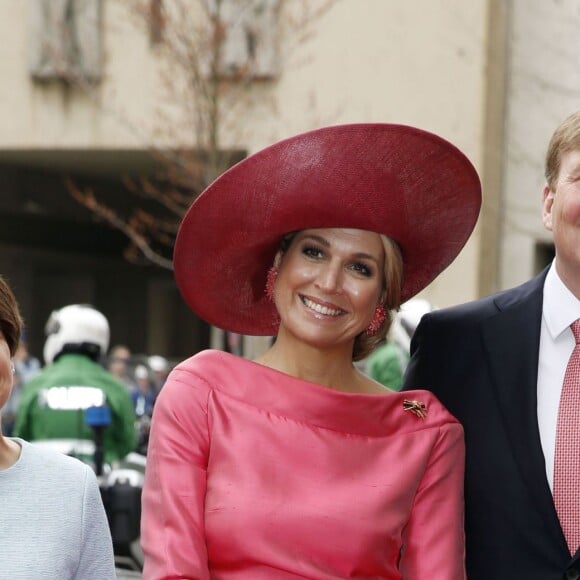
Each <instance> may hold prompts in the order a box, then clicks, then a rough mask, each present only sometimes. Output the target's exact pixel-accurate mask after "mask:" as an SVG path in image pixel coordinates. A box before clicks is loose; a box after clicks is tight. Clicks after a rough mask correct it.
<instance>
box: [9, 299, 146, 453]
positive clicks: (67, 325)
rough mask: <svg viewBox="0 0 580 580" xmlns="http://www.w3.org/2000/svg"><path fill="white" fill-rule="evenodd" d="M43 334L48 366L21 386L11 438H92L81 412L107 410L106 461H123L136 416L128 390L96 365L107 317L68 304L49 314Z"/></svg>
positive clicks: (106, 343)
mask: <svg viewBox="0 0 580 580" xmlns="http://www.w3.org/2000/svg"><path fill="white" fill-rule="evenodd" d="M45 330H46V335H47V338H46V342H45V345H44V359H45V361H46V364H47V366H46V367H45V368H44V369H43V370H42V372H41V373H40V374H39V375H37V376H36V377H35V378H34V379H32V380H31V381H30V382H29V383H28V384H27V385H26V386H25V387H24V390H23V393H22V398H21V402H20V407H19V410H18V418H17V422H16V425H15V429H14V435H15V436H18V437H22V438H23V439H26V440H28V441H37V440H46V439H69V440H91V439H92V438H93V434H92V432H91V429H90V428H89V427H88V426H87V425H86V423H85V411H86V409H87V408H89V407H103V406H107V407H108V408H109V409H110V412H111V424H110V425H109V426H108V427H107V428H106V429H105V432H104V450H105V455H104V457H105V461H107V462H110V461H113V460H116V459H121V458H123V457H124V456H125V455H127V453H129V452H130V451H133V450H134V449H135V447H136V433H135V413H134V410H133V405H132V402H131V398H130V396H129V393H128V392H127V389H126V388H125V387H124V385H122V384H121V383H120V382H119V381H117V380H116V379H115V378H114V377H113V375H112V374H111V373H110V372H108V371H107V370H106V369H104V368H103V367H102V366H101V365H100V364H99V362H98V361H99V359H100V357H101V356H102V355H103V354H104V353H106V352H107V348H108V346H109V323H108V322H107V319H106V318H105V316H103V314H101V312H99V311H98V310H96V309H95V308H93V307H91V306H89V305H84V304H72V305H69V306H65V307H64V308H61V309H60V310H56V311H54V312H53V313H52V314H51V315H50V317H49V319H48V322H47V323H46V329H45Z"/></svg>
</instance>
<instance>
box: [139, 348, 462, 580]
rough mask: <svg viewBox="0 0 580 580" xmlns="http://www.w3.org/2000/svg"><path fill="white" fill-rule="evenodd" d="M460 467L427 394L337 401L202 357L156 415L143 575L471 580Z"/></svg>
mask: <svg viewBox="0 0 580 580" xmlns="http://www.w3.org/2000/svg"><path fill="white" fill-rule="evenodd" d="M404 399H414V400H417V401H420V402H422V403H424V404H425V406H426V407H427V416H426V417H425V418H421V417H419V416H417V415H416V414H414V413H413V412H412V411H405V410H404V407H403V401H404ZM463 463H464V444H463V430H462V428H461V426H460V425H459V423H458V422H457V421H456V420H455V419H454V418H453V417H452V416H451V415H450V414H449V413H448V412H447V411H446V410H445V409H444V407H443V406H442V405H441V404H440V403H439V402H438V401H437V399H436V398H435V397H434V396H433V395H432V394H431V393H429V392H428V391H419V390H418V391H409V392H406V393H386V394H385V395H363V394H353V393H341V392H337V391H333V390H331V389H327V388H325V387H322V386H319V385H316V384H313V383H309V382H306V381H302V380H300V379H297V378H294V377H291V376H288V375H285V374H283V373H280V372H278V371H275V370H272V369H269V368H267V367H264V366H262V365H259V364H256V363H253V362H251V361H247V360H244V359H241V358H238V357H234V356H232V355H229V354H227V353H223V352H219V351H205V352H202V353H200V354H198V355H196V356H194V357H192V358H190V359H188V360H187V361H185V362H183V363H182V364H181V365H179V366H178V367H176V369H175V370H174V371H173V372H172V373H171V375H170V377H169V378H168V380H167V382H166V383H165V386H164V387H163V389H162V391H161V394H160V396H159V398H158V400H157V403H156V406H155V411H154V416H153V423H152V431H151V438H150V443H149V451H148V457H147V470H146V480H145V487H144V490H143V516H142V526H141V539H142V545H143V551H144V554H145V570H144V575H143V578H144V580H161V579H193V578H195V579H208V578H212V579H224V580H230V579H232V580H233V579H247V580H260V579H266V578H267V579H287V578H309V579H321V580H322V579H330V578H333V579H337V578H387V579H392V580H398V579H403V580H425V579H427V578H429V580H463V579H464V578H465V571H464V538H463Z"/></svg>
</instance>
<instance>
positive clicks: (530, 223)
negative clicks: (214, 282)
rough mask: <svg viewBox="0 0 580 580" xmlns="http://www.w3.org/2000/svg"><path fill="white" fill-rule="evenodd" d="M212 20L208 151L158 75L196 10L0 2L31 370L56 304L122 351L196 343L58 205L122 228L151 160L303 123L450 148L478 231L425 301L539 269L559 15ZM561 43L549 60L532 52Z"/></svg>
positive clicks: (331, 8)
mask: <svg viewBox="0 0 580 580" xmlns="http://www.w3.org/2000/svg"><path fill="white" fill-rule="evenodd" d="M215 2H216V4H219V8H220V10H221V12H220V18H221V21H222V22H223V23H225V26H224V30H226V31H229V32H230V36H228V37H226V43H225V44H224V45H223V47H222V48H223V59H222V62H221V64H220V66H221V67H222V68H220V70H219V78H220V82H221V84H220V87H221V88H222V89H223V88H224V87H226V89H225V90H226V91H227V93H224V94H222V98H221V109H220V115H221V116H220V119H219V121H220V122H219V125H217V131H216V132H214V133H212V132H211V131H207V127H205V128H204V127H202V126H201V125H203V122H202V121H203V119H202V121H200V111H205V112H206V113H207V111H206V110H205V109H204V108H203V107H204V103H203V101H201V100H199V99H198V96H196V94H195V90H193V92H191V91H192V84H191V83H190V82H188V79H189V78H190V77H188V76H187V74H183V70H182V69H180V66H181V67H182V66H183V62H182V60H180V58H181V57H183V56H184V54H185V52H184V53H174V54H173V59H174V60H173V61H172V60H171V58H169V59H168V50H167V47H168V46H169V45H170V40H175V39H176V38H178V37H179V32H180V31H179V29H177V30H176V29H175V28H172V26H175V22H178V23H181V24H182V25H183V26H191V29H190V30H191V31H192V32H191V33H188V35H189V36H188V35H186V36H188V37H189V38H191V37H192V36H191V35H193V34H194V33H195V31H196V30H197V31H198V32H199V34H200V37H199V38H203V36H202V33H201V32H200V31H202V30H203V29H207V26H208V22H207V21H206V20H204V16H203V14H202V13H201V12H200V9H199V2H198V1H197V0H58V1H54V0H27V1H23V2H13V0H0V30H1V34H2V37H3V39H4V47H5V48H4V50H3V53H2V55H1V56H0V72H1V74H2V79H3V82H2V84H1V85H0V126H1V127H2V129H3V130H2V132H1V133H0V272H1V273H2V274H3V275H4V276H6V277H7V278H8V279H9V281H10V282H11V284H12V286H13V287H14V289H15V291H16V293H17V295H18V297H19V299H20V302H21V306H22V310H23V314H24V316H25V319H26V323H27V328H28V333H29V339H30V346H31V349H32V350H33V352H37V353H39V352H40V350H41V348H42V344H43V341H44V337H43V326H44V322H45V321H46V319H47V318H48V315H49V313H50V311H51V310H52V309H54V308H58V307H60V306H62V305H64V304H67V303H71V302H88V303H92V304H94V305H95V306H97V307H98V308H100V309H101V310H102V311H103V312H104V313H105V314H106V315H107V317H108V318H109V320H110V323H111V328H112V343H126V344H128V345H129V346H130V347H131V349H132V350H133V351H134V352H142V353H157V354H163V355H165V356H167V357H169V358H172V359H179V358H183V357H185V356H188V355H189V354H191V353H193V352H196V351H197V350H200V349H201V348H205V347H206V346H208V344H209V343H210V329H209V328H208V326H207V325H206V324H205V323H204V322H203V321H200V320H199V319H197V318H196V317H195V316H194V315H193V314H192V313H190V312H189V311H188V310H187V308H186V307H185V305H184V304H183V303H182V301H181V299H180V297H179V294H178V292H177V290H176V288H175V285H174V283H173V278H172V273H171V271H169V270H167V269H164V268H161V267H158V266H155V265H152V264H148V265H146V264H142V263H132V262H129V261H127V259H126V258H125V257H124V252H125V249H126V247H127V239H126V238H125V236H124V235H123V234H122V233H121V232H119V231H118V230H115V229H112V228H111V227H109V226H108V225H107V224H106V223H105V221H104V220H100V221H99V220H96V219H95V215H94V213H92V212H90V211H89V210H88V209H87V208H86V207H84V206H82V205H80V204H79V203H78V202H77V201H75V200H74V199H73V197H72V195H71V184H73V185H72V189H73V190H74V188H75V187H81V186H82V188H83V190H84V191H87V190H88V191H94V192H95V195H96V194H99V195H101V196H103V197H104V199H105V200H106V201H107V202H108V203H109V204H110V205H111V206H112V207H114V208H115V209H116V211H118V212H119V214H120V215H129V213H130V212H131V210H132V209H133V205H134V204H136V203H145V205H147V204H148V203H149V202H141V201H136V198H135V197H133V196H130V195H128V193H127V189H126V187H125V185H124V184H125V183H126V182H127V179H128V178H131V179H133V178H134V179H138V178H141V177H143V176H151V175H154V174H155V171H156V170H157V169H158V167H159V155H155V153H159V152H160V151H170V150H175V149H188V150H190V151H197V152H199V153H200V159H203V158H204V155H203V152H204V150H205V149H206V148H207V147H209V148H211V146H212V144H213V146H215V144H216V143H219V148H220V150H224V151H235V152H238V155H243V154H248V153H252V152H253V151H256V150H258V149H260V148H261V147H263V146H265V145H267V144H269V143H271V142H273V141H275V140H278V139H281V138H284V137H287V136H290V135H292V134H295V133H297V132H300V131H305V130H309V129H314V128H316V127H319V126H321V125H328V124H337V123H349V122H393V123H404V124H411V125H417V126H419V127H422V128H424V129H427V130H430V131H433V132H435V133H438V134H440V135H441V136H443V137H445V138H447V139H449V140H451V141H452V142H454V143H455V144H456V145H457V146H459V147H460V148H461V149H462V150H463V151H464V152H465V153H466V155H467V156H468V157H469V158H470V159H471V160H472V162H473V163H474V165H475V166H476V168H477V169H478V171H479V172H480V175H481V176H482V180H483V184H484V209H483V212H482V216H481V220H480V223H479V225H478V228H477V229H476V231H475V233H474V235H473V237H472V239H471V240H470V242H469V243H468V244H467V246H466V247H465V249H464V251H463V252H462V253H461V255H460V256H459V257H458V259H457V260H456V261H455V262H454V263H453V264H452V265H451V266H450V267H449V268H448V269H447V270H446V271H445V272H444V273H443V275H442V276H441V277H440V278H439V279H437V280H436V281H435V282H434V283H433V284H431V286H430V287H429V288H428V289H426V290H425V292H424V295H425V297H426V298H428V299H429V300H431V301H432V302H433V304H435V305H437V306H447V305H451V304H455V303H459V302H463V301H467V300H470V299H473V298H476V297H478V296H480V295H481V294H483V293H487V292H489V291H493V290H495V289H500V288H502V287H506V286H508V285H510V284H511V283H513V282H516V281H518V280H519V279H523V278H525V277H527V276H528V275H531V273H532V272H533V271H534V270H535V269H537V268H538V267H539V265H540V264H541V263H544V262H545V260H546V259H548V258H547V257H549V255H550V248H549V239H548V238H547V237H546V235H545V234H544V232H543V231H542V229H541V222H540V214H539V202H538V200H539V199H540V198H539V196H540V194H541V187H542V177H541V173H542V170H541V164H542V156H543V151H542V149H543V147H545V143H546V141H547V138H548V137H549V133H550V132H551V130H552V129H553V127H554V126H555V125H556V124H557V122H558V120H559V119H560V118H562V117H563V116H565V114H566V113H567V112H569V111H571V110H573V109H574V108H575V107H576V106H577V104H576V103H577V96H578V94H579V92H580V87H579V86H578V83H579V82H580V81H578V79H577V77H578V75H577V74H576V75H575V76H574V70H575V69H574V66H575V64H577V63H576V62H575V57H574V53H573V50H574V43H575V42H577V41H576V40H575V39H576V36H577V35H575V34H574V30H575V29H574V26H573V20H572V17H574V18H576V19H577V18H578V9H577V8H576V7H575V4H574V3H573V2H572V1H571V0H568V1H566V2H545V1H543V0H531V2H524V0H511V1H499V0H473V1H471V2H463V1H461V0H439V1H437V2H433V1H431V0H418V1H416V2H412V3H410V2H395V1H391V0H388V1H385V0H364V1H363V2H361V1H360V0H334V1H328V0H309V1H307V2H302V0H293V1H286V2H279V1H275V0H252V1H251V2H244V1H243V0H215ZM182 6H183V7H184V10H183V11H181V12H180V8H181V7H182ZM216 10H217V8H216ZM308 11H309V12H308ZM210 16H211V15H210ZM172 18H173V20H172ZM562 26H564V28H563V30H565V31H566V33H565V35H564V39H565V40H566V42H567V43H568V45H569V47H570V48H569V50H570V52H569V54H568V53H566V55H562V54H561V53H560V52H558V51H562V50H564V49H563V48H561V47H560V42H561V41H562V35H561V34H559V36H558V37H557V40H558V44H556V43H555V41H554V40H551V38H553V36H552V37H551V36H550V34H551V32H550V31H551V30H552V31H553V30H556V29H558V30H561V27H562ZM204 27H205V28H204ZM550 27H553V28H550ZM538 34H539V35H540V38H541V43H539V42H538V40H537V39H538ZM547 46H550V47H551V49H550V51H546V50H545V49H546V47H547ZM205 49H206V50H207V51H208V55H211V47H209V46H206V47H205ZM576 52H577V51H576ZM176 54H177V55H178V56H179V58H178V59H177V60H175V58H176ZM208 58H209V57H208ZM576 61H577V59H576ZM208 62H209V61H206V60H203V59H202V62H201V69H200V70H201V72H202V74H203V73H204V71H205V73H206V74H207V70H210V69H204V67H207V66H210V65H208ZM552 63H558V66H557V67H556V66H555V65H554V64H552ZM190 68H191V65H190ZM576 68H577V67H576ZM248 73H249V74H248ZM563 78H565V81H562V79H563ZM572 79H575V80H572ZM204 118H205V119H207V117H204ZM185 119H188V120H189V121H188V122H186V121H185ZM196 123H197V124H196ZM200 123H201V125H200ZM200 127H201V128H200ZM204 131H205V132H204ZM200 135H202V138H200ZM208 144H209V145H208ZM534 196H535V197H534ZM536 210H537V211H536ZM151 211H155V210H154V209H153V205H151ZM534 212H536V213H535V214H534ZM514 224H517V227H516V226H515V225H514ZM542 252H543V253H542ZM168 255H169V256H170V249H169V254H168ZM220 340H221V339H220ZM261 344H262V343H260V341H255V342H252V341H248V342H247V345H246V348H245V353H246V354H247V355H248V356H252V355H253V354H255V351H256V350H259V349H260V348H261ZM218 346H219V344H218Z"/></svg>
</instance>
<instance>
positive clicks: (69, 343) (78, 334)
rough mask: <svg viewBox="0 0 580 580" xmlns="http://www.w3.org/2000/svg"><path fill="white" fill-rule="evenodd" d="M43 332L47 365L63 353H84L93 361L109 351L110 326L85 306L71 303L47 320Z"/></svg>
mask: <svg viewBox="0 0 580 580" xmlns="http://www.w3.org/2000/svg"><path fill="white" fill-rule="evenodd" d="M45 333H46V342H45V343H44V360H45V361H46V364H50V363H52V362H53V361H54V360H56V359H57V358H58V356H59V355H61V354H63V353H65V352H74V353H78V354H84V355H86V356H88V357H90V358H92V359H93V360H95V361H96V360H98V358H99V357H100V356H101V355H103V354H104V353H106V352H107V349H108V348H109V337H110V331H109V323H108V322H107V319H106V318H105V316H103V314H101V313H100V312H99V311H98V310H96V309H95V308H93V307H92V306H89V305H88V304H71V305H70V306H65V307H64V308H61V309H60V310H55V311H54V312H53V313H52V314H51V315H50V317H49V318H48V321H47V323H46V327H45Z"/></svg>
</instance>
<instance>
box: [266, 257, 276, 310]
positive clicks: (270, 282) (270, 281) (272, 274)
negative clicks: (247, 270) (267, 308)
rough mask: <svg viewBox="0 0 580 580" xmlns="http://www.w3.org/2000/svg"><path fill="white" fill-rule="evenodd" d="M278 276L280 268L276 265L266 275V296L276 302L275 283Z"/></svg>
mask: <svg viewBox="0 0 580 580" xmlns="http://www.w3.org/2000/svg"><path fill="white" fill-rule="evenodd" d="M276 278H278V268H277V267H276V266H272V267H271V268H270V269H269V270H268V274H267V276H266V296H267V297H268V300H270V302H274V285H275V284H276Z"/></svg>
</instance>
